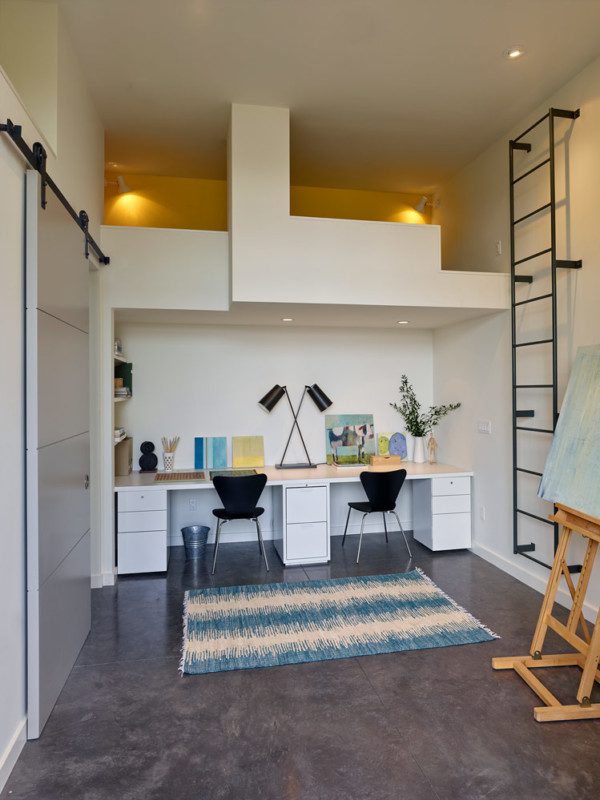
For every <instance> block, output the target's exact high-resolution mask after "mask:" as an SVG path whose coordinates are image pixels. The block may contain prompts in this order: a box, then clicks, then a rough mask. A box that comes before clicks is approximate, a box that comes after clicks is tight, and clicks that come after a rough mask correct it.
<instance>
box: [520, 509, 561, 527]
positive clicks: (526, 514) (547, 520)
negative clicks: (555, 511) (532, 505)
mask: <svg viewBox="0 0 600 800" xmlns="http://www.w3.org/2000/svg"><path fill="white" fill-rule="evenodd" d="M516 511H517V514H525V516H526V517H531V518H532V519H537V520H539V521H540V522H545V523H546V525H554V523H553V522H552V520H551V519H546V517H540V516H539V515H538V514H532V513H531V511H523V509H522V508H517V509H516Z"/></svg>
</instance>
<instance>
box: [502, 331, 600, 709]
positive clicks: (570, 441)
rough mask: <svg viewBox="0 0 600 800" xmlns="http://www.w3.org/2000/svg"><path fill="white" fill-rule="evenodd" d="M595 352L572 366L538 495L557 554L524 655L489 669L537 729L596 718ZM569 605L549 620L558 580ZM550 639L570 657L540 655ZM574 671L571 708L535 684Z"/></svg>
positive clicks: (599, 456) (598, 407) (598, 521)
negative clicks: (529, 695) (523, 700)
mask: <svg viewBox="0 0 600 800" xmlns="http://www.w3.org/2000/svg"><path fill="white" fill-rule="evenodd" d="M599 467H600V345H594V346H591V347H581V348H579V350H578V352H577V358H576V360H575V364H574V366H573V370H572V373H571V378H570V380H569V385H568V387H567V392H566V394H565V398H564V401H563V405H562V409H561V413H560V417H559V420H558V424H557V426H556V430H555V435H554V440H553V443H552V447H551V449H550V453H549V454H548V458H547V460H546V467H545V469H544V474H543V477H542V481H541V484H540V490H539V494H540V497H542V498H543V499H545V500H550V502H552V503H554V504H555V506H556V513H555V514H554V515H553V516H552V517H551V519H552V520H553V521H554V522H557V523H559V524H560V525H561V526H562V529H561V534H560V540H559V543H558V548H557V550H556V554H555V556H554V563H553V565H552V571H551V573H550V579H549V581H548V587H547V589H546V594H545V595H544V600H543V602H542V608H541V610H540V615H539V618H538V623H537V626H536V629H535V633H534V635H533V640H532V643H531V648H530V652H529V654H528V655H525V656H509V657H503V658H494V659H492V666H493V667H494V669H514V670H515V672H516V673H517V674H518V675H520V677H521V678H522V679H523V680H524V681H525V683H526V684H527V685H528V686H529V688H530V689H532V690H533V691H534V692H535V693H536V694H537V695H538V697H539V698H540V699H541V700H542V702H543V703H544V704H545V705H543V706H539V707H537V708H535V709H534V718H535V720H536V721H537V722H553V721H558V720H576V719H600V703H592V701H591V696H592V690H593V687H594V683H595V682H598V683H600V672H599V670H598V666H599V664H600V611H599V612H598V615H597V618H596V624H595V626H594V630H593V633H591V632H590V629H589V627H588V624H587V621H586V619H585V617H584V615H583V606H584V602H585V595H586V591H587V589H588V586H589V583H590V580H591V577H592V569H593V566H594V560H595V557H596V554H597V551H598V546H599V545H600V492H599V491H598V474H599ZM576 536H579V537H581V538H582V539H583V541H584V542H585V554H584V557H583V562H582V565H581V572H580V574H579V579H578V581H577V584H575V583H574V581H573V578H572V576H571V570H570V569H569V566H568V564H567V551H568V548H569V545H570V543H571V541H572V540H573V539H574V538H575V537H576ZM563 578H564V580H565V582H566V585H567V588H568V590H569V593H570V595H571V598H572V605H571V609H570V612H569V616H568V619H567V622H566V624H565V623H564V622H562V621H561V620H559V619H557V618H556V617H554V616H553V614H552V609H553V607H554V603H555V601H556V595H557V592H558V589H559V585H560V581H561V579H563ZM549 630H551V631H553V632H554V633H556V634H558V636H560V637H561V638H562V639H563V640H564V641H565V642H566V643H567V644H568V645H570V646H571V647H572V648H573V650H574V652H570V653H553V654H549V655H543V654H542V649H543V646H544V642H545V639H546V635H547V633H548V631H549ZM566 666H569V667H573V666H575V667H580V669H581V670H582V675H581V679H580V682H579V687H578V689H577V703H572V704H568V705H565V704H563V703H561V702H560V701H559V700H558V699H557V698H556V697H555V696H554V694H552V692H551V691H550V690H549V689H548V688H547V687H546V686H545V685H544V684H543V683H542V682H541V681H540V680H539V679H538V678H537V676H536V675H535V674H534V672H533V670H536V669H539V668H543V667H566Z"/></svg>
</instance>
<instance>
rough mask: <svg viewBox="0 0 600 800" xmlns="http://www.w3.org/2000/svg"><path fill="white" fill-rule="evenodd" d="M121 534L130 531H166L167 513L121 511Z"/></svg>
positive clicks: (119, 517) (119, 525) (119, 519)
mask: <svg viewBox="0 0 600 800" xmlns="http://www.w3.org/2000/svg"><path fill="white" fill-rule="evenodd" d="M118 530H119V533H128V532H130V531H166V530H167V512H166V510H165V511H125V512H123V511H120V512H119V515H118Z"/></svg>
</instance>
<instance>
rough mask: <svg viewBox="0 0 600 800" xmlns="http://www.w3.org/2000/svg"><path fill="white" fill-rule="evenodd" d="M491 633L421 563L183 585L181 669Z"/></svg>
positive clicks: (430, 643) (267, 663) (422, 645)
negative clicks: (259, 581) (293, 579)
mask: <svg viewBox="0 0 600 800" xmlns="http://www.w3.org/2000/svg"><path fill="white" fill-rule="evenodd" d="M494 638H496V635H495V634H494V633H492V632H491V631H490V630H489V629H488V628H486V627H485V626H484V625H482V624H481V623H480V622H478V621H477V620H476V619H475V618H474V617H472V616H471V614H469V613H468V612H467V611H465V610H464V609H463V608H461V607H460V606H458V605H457V604H456V603H455V602H454V600H452V599H451V598H449V597H448V596H447V595H445V594H444V593H443V592H442V591H441V590H440V589H439V588H438V587H437V586H436V585H435V583H433V581H431V580H430V579H429V578H428V577H427V576H426V575H424V574H423V573H422V572H421V570H418V569H415V570H413V571H412V572H407V573H403V574H394V575H367V576H364V577H356V578H334V579H329V580H321V581H301V582H299V583H270V584H266V585H265V584H263V585H258V586H256V585H255V586H233V587H231V586H224V587H220V588H215V589H195V590H193V591H189V592H186V593H185V605H184V639H183V656H182V659H181V671H182V672H183V673H186V674H188V675H198V674H201V673H205V672H221V671H225V670H233V669H254V668H255V667H272V666H277V665H280V664H300V663H303V662H306V661H326V660H329V659H333V658H351V657H352V656H369V655H375V654H376V653H395V652H399V651H401V650H422V649H426V648H429V647H449V646H451V645H458V644H473V643H475V642H489V641H491V640H492V639H494Z"/></svg>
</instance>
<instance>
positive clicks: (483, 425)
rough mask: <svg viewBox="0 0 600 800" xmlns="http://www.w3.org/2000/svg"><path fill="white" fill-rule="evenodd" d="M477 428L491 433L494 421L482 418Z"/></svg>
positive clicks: (480, 431) (482, 431) (481, 431)
mask: <svg viewBox="0 0 600 800" xmlns="http://www.w3.org/2000/svg"><path fill="white" fill-rule="evenodd" d="M477 430H478V431H479V433H487V434H490V433H491V432H492V423H491V421H490V420H489V419H480V420H479V422H478V423H477Z"/></svg>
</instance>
